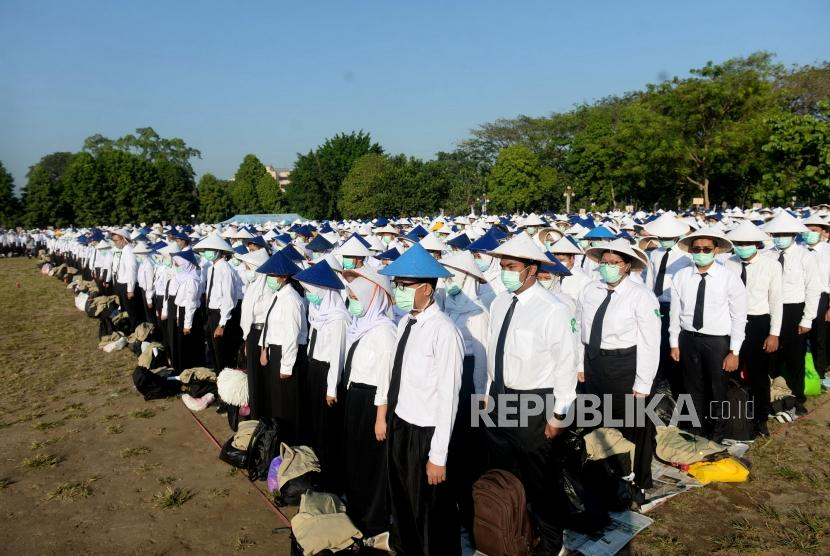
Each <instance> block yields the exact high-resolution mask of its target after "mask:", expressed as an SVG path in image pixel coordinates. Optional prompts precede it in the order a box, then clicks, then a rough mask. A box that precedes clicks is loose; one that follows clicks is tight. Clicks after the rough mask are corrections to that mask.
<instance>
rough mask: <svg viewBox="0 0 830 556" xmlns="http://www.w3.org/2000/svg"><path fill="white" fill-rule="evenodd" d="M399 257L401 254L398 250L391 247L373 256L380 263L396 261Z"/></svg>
mask: <svg viewBox="0 0 830 556" xmlns="http://www.w3.org/2000/svg"><path fill="white" fill-rule="evenodd" d="M400 256H401V252H400V251H398V248H397V247H392V248H391V249H387V250H386V251H384V252H383V253H381V254H379V255H375V258H376V259H379V260H381V261H396V260H398V258H399V257H400Z"/></svg>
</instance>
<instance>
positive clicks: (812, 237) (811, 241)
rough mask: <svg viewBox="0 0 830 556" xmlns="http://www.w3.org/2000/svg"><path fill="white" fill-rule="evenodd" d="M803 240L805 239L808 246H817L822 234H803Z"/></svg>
mask: <svg viewBox="0 0 830 556" xmlns="http://www.w3.org/2000/svg"><path fill="white" fill-rule="evenodd" d="M801 239H803V240H804V241H805V242H806V243H807V245H815V244H816V243H818V242H819V240H820V239H821V234H820V233H818V232H812V231H810V232H804V233H803V234H801Z"/></svg>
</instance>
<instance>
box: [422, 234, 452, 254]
mask: <svg viewBox="0 0 830 556" xmlns="http://www.w3.org/2000/svg"><path fill="white" fill-rule="evenodd" d="M418 243H420V244H421V247H423V248H424V249H426V250H427V251H440V252H442V253H443V252H444V251H448V250H449V247H447V244H446V243H444V242H443V241H442V240H440V239H438V238H437V237H435V234H429V235H425V236H424V237H423V238H422V239H421V241H419V242H418Z"/></svg>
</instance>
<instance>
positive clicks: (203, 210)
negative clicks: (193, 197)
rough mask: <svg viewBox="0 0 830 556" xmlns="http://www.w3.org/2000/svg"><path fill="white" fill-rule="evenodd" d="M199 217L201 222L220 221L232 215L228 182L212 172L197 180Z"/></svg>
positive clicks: (232, 209)
mask: <svg viewBox="0 0 830 556" xmlns="http://www.w3.org/2000/svg"><path fill="white" fill-rule="evenodd" d="M197 189H198V191H199V219H200V220H201V221H202V222H221V221H223V220H225V219H227V218H230V217H231V216H233V215H234V208H233V201H231V196H230V191H229V183H228V182H226V181H223V180H220V179H219V178H217V177H216V176H214V175H213V174H205V175H203V176H202V177H201V179H200V180H199V186H198V188H197Z"/></svg>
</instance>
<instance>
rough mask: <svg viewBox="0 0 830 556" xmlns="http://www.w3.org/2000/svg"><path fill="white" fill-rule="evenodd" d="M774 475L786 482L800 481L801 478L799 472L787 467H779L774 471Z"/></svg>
mask: <svg viewBox="0 0 830 556" xmlns="http://www.w3.org/2000/svg"><path fill="white" fill-rule="evenodd" d="M775 473H776V474H777V475H778V476H779V477H781V478H782V479H784V480H787V481H800V480H801V478H802V475H801V472H800V471H797V470H795V469H793V468H792V467H789V466H787V465H781V466H779V467H777V468H776V469H775Z"/></svg>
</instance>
